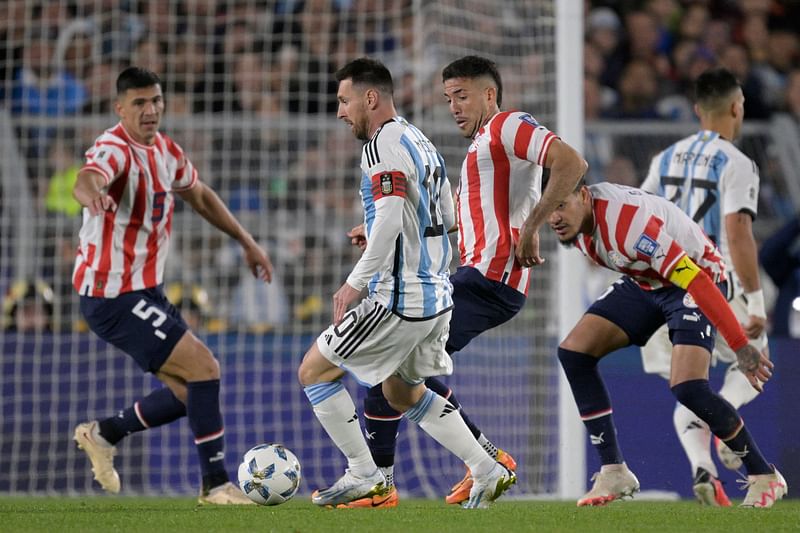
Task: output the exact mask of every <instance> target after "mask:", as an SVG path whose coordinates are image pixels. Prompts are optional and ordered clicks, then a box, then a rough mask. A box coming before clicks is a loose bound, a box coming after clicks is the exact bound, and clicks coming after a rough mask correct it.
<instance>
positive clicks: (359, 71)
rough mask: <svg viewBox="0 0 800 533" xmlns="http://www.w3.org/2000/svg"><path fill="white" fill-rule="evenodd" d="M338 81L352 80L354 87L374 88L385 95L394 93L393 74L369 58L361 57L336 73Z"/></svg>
mask: <svg viewBox="0 0 800 533" xmlns="http://www.w3.org/2000/svg"><path fill="white" fill-rule="evenodd" d="M335 76H336V81H337V82H341V81H343V80H351V81H352V82H353V85H367V86H369V87H374V88H376V89H378V90H379V91H380V92H382V93H384V94H388V95H389V96H391V95H392V94H393V93H394V83H393V82H392V74H391V72H389V69H388V68H386V67H385V66H384V64H383V63H381V62H380V61H378V60H377V59H372V58H369V57H359V58H358V59H354V60H352V61H350V62H349V63H348V64H346V65H345V66H343V67H342V68H340V69H339V70H337V71H336V74H335Z"/></svg>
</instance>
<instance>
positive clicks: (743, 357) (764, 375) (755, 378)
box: [736, 344, 775, 392]
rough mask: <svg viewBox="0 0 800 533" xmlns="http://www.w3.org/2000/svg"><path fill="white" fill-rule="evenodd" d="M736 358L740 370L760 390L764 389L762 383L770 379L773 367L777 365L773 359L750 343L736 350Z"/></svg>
mask: <svg viewBox="0 0 800 533" xmlns="http://www.w3.org/2000/svg"><path fill="white" fill-rule="evenodd" d="M736 359H737V361H739V370H741V372H742V374H744V376H745V377H746V378H747V381H749V382H750V385H752V386H753V388H754V389H756V390H757V391H758V392H761V391H762V390H764V389H763V386H762V383H765V382H766V381H769V378H771V377H772V369H773V368H774V367H775V365H773V364H772V361H770V360H769V359H767V357H766V356H765V355H764V354H763V353H761V352H760V351H758V350H757V349H756V348H754V347H753V346H751V345H750V344H745V345H744V346H743V347H742V348H739V349H738V350H736Z"/></svg>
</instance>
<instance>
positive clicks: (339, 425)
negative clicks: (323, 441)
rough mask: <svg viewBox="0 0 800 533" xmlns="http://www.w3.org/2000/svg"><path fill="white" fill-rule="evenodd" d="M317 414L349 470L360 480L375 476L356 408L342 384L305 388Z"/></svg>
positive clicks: (318, 384) (339, 382)
mask: <svg viewBox="0 0 800 533" xmlns="http://www.w3.org/2000/svg"><path fill="white" fill-rule="evenodd" d="M303 391H304V392H305V393H306V396H307V397H308V399H309V401H310V402H311V406H312V407H313V408H314V414H315V415H316V417H317V420H319V423H320V424H322V427H323V428H325V431H326V432H327V433H328V435H329V436H330V438H331V440H333V442H334V444H336V446H337V447H338V448H339V450H341V452H342V453H343V454H344V456H345V457H346V458H347V466H348V468H349V469H350V471H351V472H352V473H353V474H354V475H355V476H357V477H368V476H371V475H372V474H374V473H375V469H376V468H377V465H375V461H373V459H372V455H371V454H370V453H369V448H368V447H367V442H366V441H365V440H364V435H362V434H361V426H360V425H359V423H358V414H356V406H355V405H354V404H353V399H352V398H351V397H350V393H348V392H347V389H345V388H344V385H342V382H341V381H328V382H324V383H317V384H314V385H309V386H308V387H305V388H304V389H303Z"/></svg>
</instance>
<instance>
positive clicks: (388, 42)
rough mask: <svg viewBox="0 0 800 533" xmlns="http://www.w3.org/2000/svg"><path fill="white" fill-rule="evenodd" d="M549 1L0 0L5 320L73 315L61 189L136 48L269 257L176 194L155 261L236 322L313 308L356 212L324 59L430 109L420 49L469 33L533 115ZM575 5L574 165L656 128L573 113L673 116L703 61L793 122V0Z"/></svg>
mask: <svg viewBox="0 0 800 533" xmlns="http://www.w3.org/2000/svg"><path fill="white" fill-rule="evenodd" d="M548 6H549V7H548ZM552 6H553V3H552V2H551V3H547V2H543V3H540V2H535V1H529V0H516V1H514V2H511V1H501V0H497V1H496V2H487V1H484V0H441V1H440V2H428V1H418V2H415V1H412V0H164V1H161V2H151V1H145V0H62V1H55V0H5V1H3V2H0V110H5V111H7V112H9V113H10V114H11V117H12V124H13V132H14V135H15V136H16V138H17V140H18V147H19V152H20V153H21V155H22V159H23V162H24V165H23V166H24V171H25V173H26V174H27V179H26V180H24V181H25V182H26V183H25V188H26V189H28V190H29V191H30V195H31V197H32V198H33V206H32V209H33V211H34V212H35V213H37V214H40V215H42V218H40V219H39V220H38V221H36V222H38V223H37V224H36V229H35V231H34V234H33V236H32V238H33V239H35V241H36V242H37V243H40V245H41V248H42V250H41V251H40V252H39V251H37V254H36V261H37V263H36V264H34V265H32V266H31V272H25V274H28V275H29V276H28V277H27V278H26V279H28V280H29V281H26V282H24V283H25V285H24V290H23V285H21V283H23V282H17V283H16V284H13V283H12V282H11V279H18V278H19V273H11V270H10V269H4V270H5V273H4V274H3V276H2V278H4V277H5V276H9V277H10V279H0V287H2V289H3V290H4V291H5V292H6V298H7V302H11V303H8V306H6V308H5V310H6V313H5V314H4V316H5V317H6V327H12V326H13V324H12V322H13V320H12V318H11V317H12V316H19V318H20V320H23V319H25V318H26V317H29V318H30V320H27V321H24V324H28V325H31V324H32V325H33V326H32V327H34V328H39V329H41V328H42V324H43V323H45V322H42V320H41V319H40V318H36V317H37V316H38V315H37V313H36V312H35V311H36V310H39V314H42V313H44V312H45V311H46V313H45V314H46V315H47V316H48V317H49V318H48V320H47V321H46V323H47V324H48V328H49V327H51V326H52V328H53V329H65V328H66V329H69V328H78V329H80V324H75V323H74V322H73V318H72V317H74V316H77V314H76V313H75V309H74V305H75V301H76V300H75V298H74V297H73V296H74V295H73V294H72V292H71V286H70V277H71V270H72V265H73V261H74V253H75V241H76V232H77V228H78V227H79V224H80V222H79V217H78V216H77V215H78V213H79V212H80V207H79V206H78V205H77V203H76V202H75V201H74V200H73V199H72V198H71V189H72V185H73V184H74V181H75V178H76V176H77V172H78V169H79V168H80V166H81V164H82V152H83V150H85V149H86V147H87V146H89V145H90V143H91V142H92V141H93V140H94V138H95V137H96V136H97V135H98V134H99V133H100V132H101V131H102V130H103V129H105V128H107V127H110V126H111V125H113V121H114V117H113V114H112V107H113V98H114V80H115V79H116V75H117V73H118V72H119V71H121V70H122V68H124V67H126V66H128V65H130V64H136V65H139V66H143V67H146V68H149V69H151V70H153V71H155V72H157V73H159V74H160V75H161V76H162V80H163V88H164V92H165V98H166V102H167V113H166V123H165V129H166V130H167V131H168V132H169V134H170V135H171V136H172V137H173V138H174V139H175V140H176V141H177V142H179V144H181V145H182V146H183V147H184V148H185V149H186V152H187V153H188V154H189V156H190V158H191V159H192V161H193V163H194V164H195V166H196V167H197V168H198V170H199V171H200V175H201V177H202V179H204V180H206V181H209V182H210V183H211V184H212V185H213V186H214V187H215V188H216V189H217V190H218V191H220V193H221V195H222V196H223V198H224V199H225V200H226V202H228V203H229V205H230V206H231V208H232V210H233V211H234V212H235V213H236V214H237V216H238V217H240V218H241V219H242V220H243V221H244V223H245V224H246V225H247V226H248V228H250V229H251V231H253V233H254V234H255V235H256V236H257V237H258V238H259V239H260V240H261V241H262V242H263V243H264V244H265V245H266V246H268V248H269V249H270V251H271V253H272V254H273V261H274V262H275V263H276V272H277V279H276V281H275V283H273V284H272V285H270V286H267V287H263V286H259V285H258V284H255V283H253V282H252V280H251V279H250V278H249V277H248V273H247V272H246V270H245V269H242V268H240V267H241V261H240V260H239V258H238V256H237V255H236V253H237V252H236V248H235V247H233V246H230V243H228V242H226V241H225V240H224V239H220V238H218V237H214V236H212V233H210V232H203V231H200V230H196V229H195V228H196V227H197V225H196V224H195V222H196V221H194V220H192V218H191V217H185V218H181V217H182V216H183V215H184V213H181V211H180V208H178V209H177V210H176V216H177V217H178V218H179V219H180V220H178V221H176V223H175V224H174V228H175V229H174V236H175V239H174V241H173V252H172V256H171V259H170V262H169V263H168V272H167V280H168V281H175V282H176V283H178V285H176V287H179V288H180V289H174V290H173V291H172V292H171V294H173V296H174V295H176V294H180V295H182V296H181V297H180V298H178V301H179V302H184V303H186V302H188V303H186V305H187V306H189V307H191V309H192V311H193V312H194V313H196V314H197V315H199V316H200V317H201V321H200V324H202V327H204V328H205V329H206V330H207V331H216V330H224V329H226V328H228V327H230V325H231V324H235V325H236V326H237V327H242V326H244V327H247V328H249V329H251V330H257V331H264V330H268V329H270V328H272V327H285V326H287V325H297V324H300V325H306V326H307V325H308V324H310V323H314V324H315V326H316V327H319V325H320V324H322V323H324V322H325V321H326V320H327V317H328V316H329V305H330V303H329V300H330V298H329V296H330V294H331V293H332V292H333V291H334V290H335V289H336V288H337V287H338V285H339V283H340V282H341V280H342V279H344V278H345V276H346V274H347V269H348V268H349V267H350V266H351V265H352V264H353V262H354V261H355V260H356V258H357V252H356V251H355V250H354V249H353V248H352V247H351V246H350V245H349V241H348V240H347V239H346V237H345V236H344V233H345V231H346V230H348V229H349V228H350V227H352V225H354V224H355V223H357V222H358V220H359V217H360V205H359V202H358V197H357V196H356V194H355V183H354V179H357V172H356V171H355V169H357V167H358V156H359V154H358V151H359V145H358V143H357V142H356V141H354V140H353V139H352V136H351V135H350V132H349V131H347V129H346V128H340V127H338V126H339V125H338V124H336V121H335V119H334V118H333V115H334V110H335V108H336V98H335V87H336V85H335V82H334V81H333V72H334V71H335V70H336V68H337V66H339V65H341V64H343V63H344V62H345V61H346V60H347V59H351V58H353V57H356V56H358V55H364V54H369V55H372V56H374V57H377V58H379V59H381V60H382V61H384V63H386V64H387V66H388V67H389V68H390V70H391V71H392V73H393V75H394V77H395V80H396V92H395V99H396V101H397V105H398V109H399V110H401V113H402V114H403V115H404V116H406V117H408V118H411V119H414V120H421V119H420V118H419V117H423V116H424V117H425V118H426V120H428V122H426V124H429V123H431V122H433V123H437V124H438V123H443V124H444V123H447V121H448V120H449V118H448V115H447V106H446V105H444V100H443V99H437V97H439V95H440V94H441V91H440V80H439V72H440V69H441V67H442V66H443V65H444V64H446V62H447V61H449V60H452V59H454V57H451V56H452V54H454V53H457V54H458V55H463V53H465V52H466V53H469V52H471V53H480V54H484V55H489V56H490V57H493V58H494V59H496V60H497V61H498V63H499V65H500V69H501V74H502V75H503V80H504V85H505V91H504V102H503V104H504V107H506V108H517V109H525V110H527V111H531V112H533V113H535V114H536V115H537V116H538V117H539V118H543V119H544V120H545V122H546V123H547V121H548V120H552V119H553V113H554V108H555V105H554V100H555V95H553V94H552V90H545V89H547V88H548V87H550V86H549V85H547V84H552V79H553V76H552V74H551V73H552V71H553V67H554V65H553V60H554V57H553V54H554V52H553V48H552V44H548V43H552V33H547V31H548V29H547V28H548V27H547V24H552V15H553V13H552V9H551V8H552ZM416 7H419V8H421V11H420V12H417V11H415V8H416ZM584 7H585V11H584V13H585V34H584V40H583V42H584V45H583V52H584V60H585V62H584V76H585V78H584V79H585V81H584V95H585V100H584V104H585V115H586V119H587V124H588V125H589V127H588V128H587V139H586V151H585V152H586V157H587V160H589V162H590V169H591V171H590V172H591V173H592V176H591V178H593V179H606V177H612V178H613V179H614V180H615V181H619V182H623V183H627V184H630V185H638V184H639V182H640V181H641V179H642V177H643V176H644V174H643V170H642V169H643V168H646V164H647V162H649V157H650V156H651V155H652V153H655V152H656V151H658V150H660V149H661V148H663V147H664V146H665V145H666V144H668V143H669V142H672V141H674V140H675V139H674V138H671V137H669V136H663V137H661V138H658V139H653V142H652V143H651V144H648V143H647V142H645V141H643V139H642V138H640V137H639V138H636V139H631V138H627V137H625V136H619V135H618V136H616V137H614V138H613V139H610V138H609V137H608V136H603V135H594V134H593V133H592V131H593V130H592V129H591V124H592V123H593V122H596V121H598V120H601V119H609V120H629V119H637V120H642V119H644V120H647V119H660V120H670V121H676V122H677V121H693V120H694V117H693V114H692V103H691V102H692V95H691V94H690V92H689V87H690V86H691V81H692V80H693V79H694V78H695V77H696V76H697V75H698V74H699V73H700V72H702V71H703V70H705V69H706V68H708V67H710V66H714V65H723V66H726V67H727V68H729V69H730V70H731V71H733V72H734V73H735V74H736V75H737V76H738V77H739V78H740V80H741V82H742V84H743V87H744V92H745V97H746V102H745V108H746V116H747V118H748V119H750V120H752V119H768V118H769V117H771V116H772V115H773V114H775V113H778V112H786V113H790V114H791V115H793V116H794V117H795V118H796V119H797V120H798V121H799V123H800V54H799V51H800V48H799V47H800V41H798V34H799V32H798V25H800V2H793V1H789V0H786V1H777V0H742V1H734V0H705V1H697V0H692V1H689V0H639V1H633V0H631V1H626V0H616V1H614V0H612V1H604V2H600V1H595V2H589V1H586V2H584ZM548 21H549V22H548ZM441 28H447V31H438V30H439V29H441ZM454 51H455V52H454ZM548 114H549V115H548ZM415 115H416V116H415ZM440 119H441V120H440ZM2 133H3V132H2V131H0V135H2ZM429 135H431V134H430V132H429ZM453 137H455V141H453V142H450V145H448V144H447V142H446V141H445V140H444V138H443V137H441V136H438V135H437V134H436V133H435V131H434V133H433V135H432V138H433V140H434V142H436V144H437V146H439V148H440V149H442V150H443V152H444V155H445V158H446V159H447V160H448V163H449V166H450V169H451V172H450V174H451V176H450V177H451V179H454V178H457V168H458V162H459V161H460V159H458V157H460V154H461V153H462V151H463V140H462V139H460V138H458V137H457V135H455V134H453ZM765 144H766V141H764V142H762V140H759V141H758V146H761V145H765ZM447 150H451V151H449V152H448V151H447ZM745 151H746V152H747V150H745ZM451 157H452V158H455V159H453V162H451ZM751 157H754V158H755V159H757V162H758V164H759V166H760V167H761V168H762V178H765V177H766V178H767V181H766V184H765V186H763V187H762V195H763V196H764V198H766V199H767V202H766V203H767V205H766V207H765V212H768V211H769V210H770V209H772V211H774V212H779V211H781V209H783V208H782V207H781V206H780V202H781V201H783V202H785V201H786V195H785V194H783V193H784V192H785V191H782V190H781V189H780V188H776V187H775V186H773V185H772V184H771V183H770V182H769V181H768V180H769V179H770V177H773V176H777V175H778V174H779V171H778V170H777V168H776V167H777V165H776V164H775V162H774V156H773V155H770V154H767V153H766V152H765V153H763V154H759V156H758V157H756V156H753V155H751ZM781 179H783V177H781ZM779 182H780V180H777V181H776V183H779ZM16 194H17V193H16V192H11V191H9V189H8V188H6V187H4V188H3V189H2V196H0V215H3V216H5V215H9V213H10V211H12V210H11V209H10V207H9V206H10V200H11V197H12V195H13V196H14V199H15V201H16V200H18V198H17V196H16ZM773 204H776V205H777V207H776V206H775V205H773ZM0 219H2V220H5V221H6V222H4V223H3V224H8V221H9V220H13V219H12V218H11V217H10V215H9V216H6V217H5V218H2V217H0ZM8 227H13V226H9V225H6V226H3V228H4V229H5V228H8ZM198 231H199V232H198ZM9 242H10V241H9ZM9 249H10V246H9ZM31 273H32V274H33V275H30V274H31ZM12 276H13V277H12ZM34 280H38V281H34ZM41 280H46V282H43V281H41ZM44 287H47V288H48V290H45V289H44ZM206 290H207V291H208V293H205V292H204V291H206ZM21 295H22V296H21ZM45 295H48V296H47V297H45ZM187 295H190V296H187ZM11 296H13V298H11V299H8V298H10V297H11ZM176 298H177V297H176ZM201 300H202V301H203V302H206V303H205V304H204V305H200V304H199V303H198V302H200V301H201ZM14 302H17V303H14ZM24 302H36V303H37V306H26V305H22V303H24ZM192 302H194V303H192ZM208 302H211V304H210V305H209V303H208ZM182 305H183V304H182ZM189 307H186V309H187V310H188V309H189ZM26 327H27V326H26Z"/></svg>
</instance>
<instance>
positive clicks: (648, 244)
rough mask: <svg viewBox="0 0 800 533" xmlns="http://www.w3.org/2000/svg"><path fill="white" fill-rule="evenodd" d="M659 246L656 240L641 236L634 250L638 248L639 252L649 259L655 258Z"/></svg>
mask: <svg viewBox="0 0 800 533" xmlns="http://www.w3.org/2000/svg"><path fill="white" fill-rule="evenodd" d="M659 246H660V245H659V244H658V242H656V241H655V239H652V238H650V237H648V236H647V235H641V236H640V237H639V240H638V241H636V244H635V245H634V248H636V251H637V252H639V253H641V254H644V255H646V256H647V257H653V256H654V255H655V253H656V251H657V250H658V248H659Z"/></svg>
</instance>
